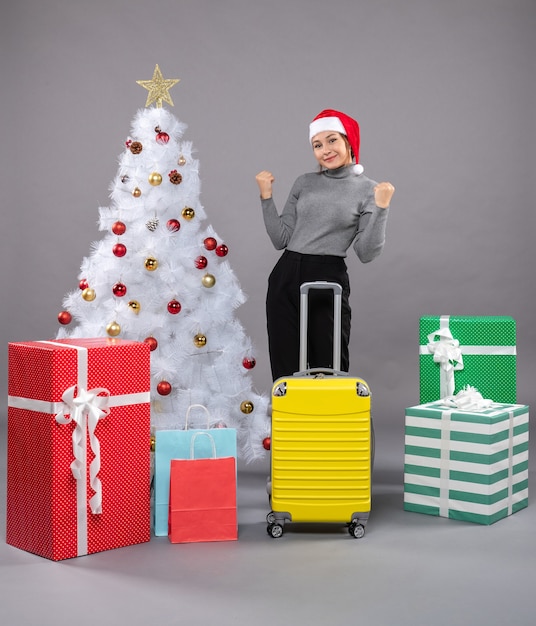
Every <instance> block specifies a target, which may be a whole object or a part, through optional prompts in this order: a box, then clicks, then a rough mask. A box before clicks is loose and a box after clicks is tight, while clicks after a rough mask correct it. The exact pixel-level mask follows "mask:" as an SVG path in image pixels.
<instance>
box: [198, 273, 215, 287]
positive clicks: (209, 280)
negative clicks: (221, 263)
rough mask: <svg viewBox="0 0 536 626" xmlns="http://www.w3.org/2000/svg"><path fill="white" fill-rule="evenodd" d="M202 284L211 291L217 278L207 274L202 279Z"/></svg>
mask: <svg viewBox="0 0 536 626" xmlns="http://www.w3.org/2000/svg"><path fill="white" fill-rule="evenodd" d="M201 282H202V283H203V287H207V289H210V288H211V287H214V285H215V284H216V278H215V277H214V276H213V275H212V274H205V275H204V276H203V278H202V279H201Z"/></svg>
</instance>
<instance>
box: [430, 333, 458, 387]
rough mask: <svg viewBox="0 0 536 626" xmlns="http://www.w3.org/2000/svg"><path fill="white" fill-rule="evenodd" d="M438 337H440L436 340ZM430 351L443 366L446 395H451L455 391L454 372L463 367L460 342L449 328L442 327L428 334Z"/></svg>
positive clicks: (435, 360)
mask: <svg viewBox="0 0 536 626" xmlns="http://www.w3.org/2000/svg"><path fill="white" fill-rule="evenodd" d="M436 337H439V339H437V340H436ZM428 352H431V353H432V354H433V355H434V362H435V363H439V365H440V367H441V371H442V376H443V381H442V382H443V384H442V385H441V387H442V388H444V389H445V394H444V395H445V396H451V395H452V394H453V393H454V372H455V371H457V370H462V369H463V356H462V350H461V348H460V342H459V341H458V340H457V339H454V338H453V336H452V333H451V332H450V329H449V328H440V329H439V330H436V331H435V332H433V333H430V334H429V335H428Z"/></svg>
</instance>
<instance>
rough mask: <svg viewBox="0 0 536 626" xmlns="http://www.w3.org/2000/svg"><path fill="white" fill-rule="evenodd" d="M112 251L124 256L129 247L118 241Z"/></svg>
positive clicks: (116, 254)
mask: <svg viewBox="0 0 536 626" xmlns="http://www.w3.org/2000/svg"><path fill="white" fill-rule="evenodd" d="M112 252H113V253H114V254H115V256H118V257H122V256H125V254H126V253H127V247H126V246H125V245H124V244H122V243H116V244H115V245H114V247H113V248H112Z"/></svg>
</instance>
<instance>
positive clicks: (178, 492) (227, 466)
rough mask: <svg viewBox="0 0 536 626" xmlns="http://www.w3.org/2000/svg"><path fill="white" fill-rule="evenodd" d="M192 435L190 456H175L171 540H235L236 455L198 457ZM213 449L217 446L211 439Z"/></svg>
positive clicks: (170, 518) (171, 501)
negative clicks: (188, 457)
mask: <svg viewBox="0 0 536 626" xmlns="http://www.w3.org/2000/svg"><path fill="white" fill-rule="evenodd" d="M199 436H206V437H210V434H209V433H205V432H200V433H197V434H196V435H195V436H194V437H193V438H192V443H191V448H190V457H191V458H190V459H172V461H171V467H170V487H169V540H170V541H171V543H194V542H202V541H233V540H236V539H237V538H238V523H237V512H236V460H235V458H234V457H222V458H216V453H215V450H214V455H213V458H208V459H196V458H194V455H195V439H196V438H198V437H199ZM212 446H213V449H214V448H215V446H214V442H212Z"/></svg>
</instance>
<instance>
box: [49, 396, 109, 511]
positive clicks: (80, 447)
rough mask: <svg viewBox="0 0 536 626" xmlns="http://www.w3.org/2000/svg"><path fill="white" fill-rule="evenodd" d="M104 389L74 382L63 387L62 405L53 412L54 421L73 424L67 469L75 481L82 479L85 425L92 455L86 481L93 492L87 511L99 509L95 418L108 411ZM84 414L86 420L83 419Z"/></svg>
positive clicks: (84, 453)
mask: <svg viewBox="0 0 536 626" xmlns="http://www.w3.org/2000/svg"><path fill="white" fill-rule="evenodd" d="M109 398H110V392H109V391H108V389H104V388H95V389H89V390H86V389H84V388H83V387H79V386H78V385H73V386H72V387H69V388H68V389H66V390H65V391H64V393H63V395H62V400H63V402H64V405H65V406H64V408H63V409H62V410H61V411H60V412H59V413H58V414H57V415H56V422H58V424H68V423H69V422H74V423H75V424H76V426H75V428H74V430H73V455H74V461H73V462H72V463H71V471H72V473H73V476H74V478H75V479H76V480H78V481H85V479H86V446H85V442H86V429H87V431H88V433H89V442H90V446H91V451H92V452H93V454H94V455H95V456H94V458H93V460H92V461H91V464H90V466H89V484H90V486H91V489H92V490H93V491H94V492H95V493H94V495H93V496H92V497H91V498H90V500H89V506H90V507H91V512H92V513H95V514H98V513H102V483H101V481H100V479H99V478H98V476H97V475H98V473H99V471H100V465H101V461H100V443H99V440H98V439H97V437H96V435H95V428H96V427H97V422H98V421H99V420H100V419H102V418H103V417H106V416H107V415H109V413H110V409H109V408H108V401H109ZM86 416H87V420H86Z"/></svg>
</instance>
